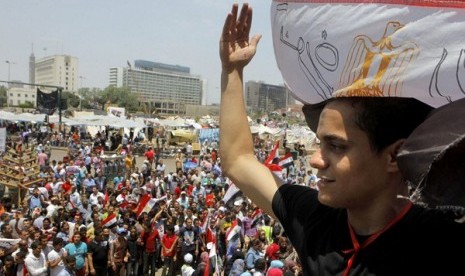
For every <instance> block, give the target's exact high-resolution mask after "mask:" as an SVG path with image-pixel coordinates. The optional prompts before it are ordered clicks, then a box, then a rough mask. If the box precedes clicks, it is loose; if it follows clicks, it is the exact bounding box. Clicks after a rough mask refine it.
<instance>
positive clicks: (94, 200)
mask: <svg viewBox="0 0 465 276" xmlns="http://www.w3.org/2000/svg"><path fill="white" fill-rule="evenodd" d="M99 197H102V198H105V195H104V194H103V193H102V192H99V191H98V189H97V186H94V187H93V188H92V193H91V194H90V196H89V203H90V204H91V205H97V204H98V198H99Z"/></svg>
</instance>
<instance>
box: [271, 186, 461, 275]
mask: <svg viewBox="0 0 465 276" xmlns="http://www.w3.org/2000/svg"><path fill="white" fill-rule="evenodd" d="M273 211H274V213H275V215H276V216H277V218H278V219H279V220H280V222H281V224H282V225H283V227H284V230H285V232H286V234H287V236H288V237H289V238H290V240H291V242H292V244H293V246H294V247H295V249H296V251H297V253H298V254H299V257H300V260H301V263H302V267H303V271H304V275H343V274H344V273H345V272H346V270H347V267H348V262H349V260H350V262H352V265H351V266H350V270H349V274H348V275H465V262H464V261H463V253H462V252H463V250H464V249H465V224H464V223H458V222H457V221H456V219H457V217H456V215H455V214H453V213H452V212H450V211H449V212H445V211H444V210H437V209H427V208H423V207H420V206H417V205H413V206H412V207H411V208H410V209H409V210H408V211H407V213H406V214H405V215H404V216H403V217H402V218H401V219H400V220H399V221H398V222H397V223H395V224H394V225H392V226H391V227H390V228H388V229H387V230H385V231H383V232H382V233H381V234H380V235H379V236H378V237H377V238H376V239H375V240H374V241H372V242H371V243H369V244H368V245H367V246H366V247H363V246H362V248H361V249H360V250H359V251H358V252H356V254H354V245H353V243H352V240H351V236H350V229H349V224H348V221H347V213H346V210H344V209H334V208H330V207H327V206H324V205H322V204H320V203H319V201H318V192H317V191H316V190H313V189H310V188H308V187H305V186H299V185H283V186H281V187H280V188H279V189H278V191H277V192H276V194H275V195H274V198H273ZM368 239H369V238H368ZM368 239H366V240H365V242H366V241H367V240H368ZM362 243H363V242H362Z"/></svg>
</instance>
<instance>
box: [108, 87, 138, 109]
mask: <svg viewBox="0 0 465 276" xmlns="http://www.w3.org/2000/svg"><path fill="white" fill-rule="evenodd" d="M103 100H105V101H103ZM100 102H104V103H105V105H104V106H103V108H102V109H105V108H106V107H108V104H111V105H117V106H118V107H124V108H126V111H127V112H136V111H137V110H138V108H139V101H138V100H137V96H136V95H135V94H134V93H132V92H131V90H130V89H129V88H127V87H114V86H108V87H107V88H105V89H104V90H103V92H102V95H101V99H100Z"/></svg>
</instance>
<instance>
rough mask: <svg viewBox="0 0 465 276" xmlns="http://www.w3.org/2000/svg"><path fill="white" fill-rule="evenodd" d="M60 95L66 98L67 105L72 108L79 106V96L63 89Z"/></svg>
mask: <svg viewBox="0 0 465 276" xmlns="http://www.w3.org/2000/svg"><path fill="white" fill-rule="evenodd" d="M61 97H62V98H63V99H68V106H72V107H74V108H77V107H78V106H79V97H78V96H77V95H76V94H74V93H71V92H68V91H64V92H63V93H62V94H61Z"/></svg>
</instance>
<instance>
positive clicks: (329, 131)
mask: <svg viewBox="0 0 465 276" xmlns="http://www.w3.org/2000/svg"><path fill="white" fill-rule="evenodd" d="M238 9H239V8H238V5H237V4H235V5H233V8H232V11H231V13H230V14H228V16H227V18H226V21H225V24H224V28H223V33H222V36H221V39H220V57H221V61H222V79H221V80H222V86H221V87H222V95H221V113H220V116H221V125H220V152H221V164H222V168H223V172H224V173H225V174H226V176H228V177H229V178H230V179H231V180H232V181H233V182H234V184H235V185H237V186H238V187H239V188H240V189H241V190H242V191H243V192H244V193H245V194H246V195H247V196H248V197H250V199H251V200H252V201H253V202H255V203H256V204H257V205H259V206H260V207H261V208H262V209H263V210H264V211H265V212H266V213H268V214H271V215H273V216H275V217H276V218H278V219H279V220H280V222H281V223H282V225H283V227H284V230H285V233H286V235H287V236H288V237H289V238H290V240H291V242H292V244H293V245H294V247H296V250H297V252H298V254H299V257H300V261H301V262H302V266H303V270H304V274H306V275H313V274H315V275H321V274H328V275H330V274H344V275H348V274H349V273H350V274H385V275H394V274H399V273H401V274H408V275H413V274H417V275H419V274H421V275H426V274H429V275H444V274H455V275H457V274H461V273H463V267H462V265H461V261H460V257H458V255H457V254H456V253H455V252H458V251H460V250H461V249H462V248H464V246H465V238H463V232H464V230H465V224H463V223H460V222H459V220H457V219H458V218H460V216H458V215H456V214H454V213H453V212H452V211H451V210H438V209H428V208H425V207H422V206H419V205H414V204H412V202H411V201H410V200H409V199H408V196H409V194H408V186H407V183H406V182H405V181H404V177H403V175H402V174H401V172H400V170H399V167H398V164H397V159H396V156H397V154H398V152H399V150H400V148H401V147H402V145H403V143H404V141H405V139H406V138H407V137H408V136H409V134H410V133H411V132H412V131H413V130H414V128H416V127H417V126H418V125H419V124H420V123H421V122H422V121H423V120H424V119H425V118H426V116H427V115H428V113H429V112H430V110H431V108H430V107H429V106H427V105H425V104H423V103H421V102H419V101H417V100H414V99H403V98H376V97H374V98H370V97H359V98H355V97H354V98H350V97H348V98H335V99H331V100H328V101H327V102H325V105H324V108H323V110H322V112H321V115H320V117H319V124H318V128H317V137H318V139H319V140H320V147H319V149H318V150H317V151H316V153H315V154H314V155H313V156H312V158H311V160H310V164H311V166H312V167H313V168H315V169H317V170H318V173H317V177H318V178H319V182H318V188H319V191H316V190H313V189H308V188H307V187H304V186H301V185H283V181H282V180H281V179H280V178H279V177H277V176H275V175H274V174H273V173H272V172H271V171H270V170H269V169H268V168H267V167H266V166H264V165H263V164H262V163H260V162H259V161H258V160H257V158H256V157H255V155H254V150H253V141H252V136H251V133H250V127H249V124H248V122H247V116H246V110H245V108H244V93H243V71H244V67H245V66H246V65H247V64H248V63H249V62H250V61H251V60H252V58H253V56H254V55H255V52H256V49H257V44H258V42H259V40H260V36H259V35H256V36H253V37H252V38H251V39H249V33H250V29H251V23H252V9H251V7H249V6H248V4H244V5H243V6H242V9H241V12H240V14H239V13H238ZM309 89H310V88H309ZM311 108H312V107H311V106H307V107H304V110H303V111H304V112H305V113H306V114H308V116H310V113H311V112H310V109H311ZM307 119H308V120H309V121H310V120H311V118H307ZM425 264H428V265H425Z"/></svg>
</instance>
